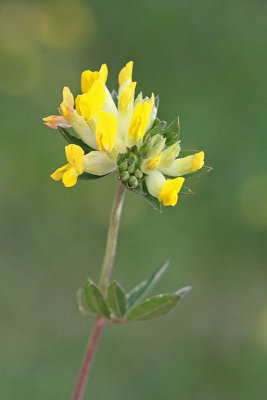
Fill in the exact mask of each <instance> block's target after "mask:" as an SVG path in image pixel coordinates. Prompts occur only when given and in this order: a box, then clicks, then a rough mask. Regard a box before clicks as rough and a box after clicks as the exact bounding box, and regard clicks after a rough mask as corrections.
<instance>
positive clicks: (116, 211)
mask: <svg viewBox="0 0 267 400" xmlns="http://www.w3.org/2000/svg"><path fill="white" fill-rule="evenodd" d="M125 191H126V189H125V187H124V186H123V185H122V184H121V183H120V184H119V188H118V191H117V196H116V198H115V200H114V203H113V207H112V211H111V215H110V221H109V228H108V236H107V243H106V251H105V256H104V260H103V266H102V270H101V275H100V281H99V288H100V290H101V291H102V293H105V292H106V289H107V287H108V284H109V279H110V275H111V271H112V267H113V262H114V257H115V253H116V246H117V238H118V232H119V225H120V217H121V211H122V205H123V200H124V197H125ZM105 322H106V320H105V319H104V318H102V317H97V318H96V319H95V323H94V328H93V332H92V336H91V338H90V339H89V342H88V345H87V348H86V352H85V357H84V360H83V363H82V367H81V370H80V373H79V378H78V382H77V385H76V389H75V392H74V395H73V400H81V399H82V397H83V393H84V389H85V386H86V382H87V378H88V375H89V372H90V368H91V365H92V361H93V358H94V354H95V351H96V349H97V345H98V341H99V339H100V335H101V332H102V329H103V327H104V325H105Z"/></svg>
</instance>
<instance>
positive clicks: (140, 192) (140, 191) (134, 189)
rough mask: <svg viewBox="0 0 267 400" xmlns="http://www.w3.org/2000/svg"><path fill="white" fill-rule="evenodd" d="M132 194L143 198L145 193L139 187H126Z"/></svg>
mask: <svg viewBox="0 0 267 400" xmlns="http://www.w3.org/2000/svg"><path fill="white" fill-rule="evenodd" d="M128 189H130V190H131V191H132V192H135V193H137V194H141V195H142V196H145V194H146V193H145V192H144V191H143V189H142V187H141V186H140V185H138V186H136V188H133V187H128Z"/></svg>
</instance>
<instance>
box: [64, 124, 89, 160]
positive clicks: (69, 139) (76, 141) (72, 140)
mask: <svg viewBox="0 0 267 400" xmlns="http://www.w3.org/2000/svg"><path fill="white" fill-rule="evenodd" d="M57 129H58V131H59V132H60V133H61V135H62V136H63V137H64V139H65V140H66V141H67V142H69V143H70V144H77V146H80V147H81V148H82V149H83V151H84V153H85V154H87V153H90V151H93V150H94V149H93V148H92V147H90V146H88V145H87V144H85V143H84V142H83V141H82V140H81V139H78V138H76V137H75V136H73V135H71V134H70V133H69V132H68V131H67V129H65V128H62V127H61V126H58V127H57Z"/></svg>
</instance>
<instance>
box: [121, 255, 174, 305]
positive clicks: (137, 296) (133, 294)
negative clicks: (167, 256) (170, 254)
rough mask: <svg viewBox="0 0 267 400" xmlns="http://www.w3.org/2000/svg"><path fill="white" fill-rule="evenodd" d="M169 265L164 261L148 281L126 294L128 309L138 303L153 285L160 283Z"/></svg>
mask: <svg viewBox="0 0 267 400" xmlns="http://www.w3.org/2000/svg"><path fill="white" fill-rule="evenodd" d="M169 264H170V263H169V261H165V263H164V264H163V265H161V266H160V267H159V268H157V270H156V271H155V272H154V273H153V274H152V276H151V277H150V278H149V279H148V280H145V281H143V282H141V283H139V284H138V285H137V286H135V287H134V288H133V289H132V290H131V291H130V292H129V293H128V294H127V299H128V306H129V308H131V307H133V305H134V304H136V303H137V301H140V300H141V299H142V298H144V296H146V295H147V294H148V293H149V292H150V291H151V290H152V289H153V287H154V286H155V284H156V283H157V282H159V281H160V279H161V277H162V276H163V274H164V272H165V271H166V269H167V268H168V266H169Z"/></svg>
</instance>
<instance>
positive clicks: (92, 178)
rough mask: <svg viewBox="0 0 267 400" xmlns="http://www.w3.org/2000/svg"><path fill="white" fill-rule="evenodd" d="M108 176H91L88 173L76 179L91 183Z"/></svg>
mask: <svg viewBox="0 0 267 400" xmlns="http://www.w3.org/2000/svg"><path fill="white" fill-rule="evenodd" d="M107 175H109V173H108V174H105V175H93V174H89V173H88V172H84V173H83V174H81V175H79V176H78V179H81V180H82V181H92V180H95V179H100V178H104V176H107Z"/></svg>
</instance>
